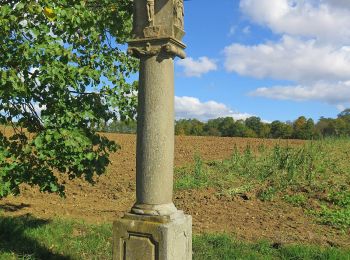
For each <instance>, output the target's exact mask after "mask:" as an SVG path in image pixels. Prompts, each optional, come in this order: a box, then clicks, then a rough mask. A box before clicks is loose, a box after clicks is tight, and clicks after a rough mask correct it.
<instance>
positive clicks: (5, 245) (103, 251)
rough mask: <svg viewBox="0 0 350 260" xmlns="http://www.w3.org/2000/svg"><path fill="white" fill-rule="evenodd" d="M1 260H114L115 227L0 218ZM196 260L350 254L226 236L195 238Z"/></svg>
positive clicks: (324, 257) (328, 249)
mask: <svg viewBox="0 0 350 260" xmlns="http://www.w3.org/2000/svg"><path fill="white" fill-rule="evenodd" d="M0 230H1V233H0V259H27V260H29V259H45V260H46V259H111V252H112V245H111V237H112V233H111V232H112V231H111V230H112V227H111V225H107V224H105V225H89V224H86V223H84V222H79V221H67V220H59V219H55V220H51V221H44V220H40V219H35V218H33V217H31V216H23V217H4V216H2V217H0ZM193 253H194V259H198V260H205V259H208V260H214V259H218V260H223V259H227V260H229V259H334V260H335V259H339V260H343V259H349V257H350V250H346V249H336V248H319V247H315V246H313V247H312V246H300V245H294V246H283V245H279V244H270V243H269V242H266V241H261V242H259V243H255V244H252V243H244V242H240V241H238V240H236V239H235V238H234V237H231V236H229V235H223V234H204V235H195V236H194V238H193Z"/></svg>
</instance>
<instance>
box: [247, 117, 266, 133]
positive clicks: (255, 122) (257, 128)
mask: <svg viewBox="0 0 350 260" xmlns="http://www.w3.org/2000/svg"><path fill="white" fill-rule="evenodd" d="M245 125H246V126H247V127H248V128H249V129H251V130H253V131H254V132H255V134H256V136H260V132H261V129H262V122H261V119H260V117H256V116H252V117H249V118H247V119H246V120H245Z"/></svg>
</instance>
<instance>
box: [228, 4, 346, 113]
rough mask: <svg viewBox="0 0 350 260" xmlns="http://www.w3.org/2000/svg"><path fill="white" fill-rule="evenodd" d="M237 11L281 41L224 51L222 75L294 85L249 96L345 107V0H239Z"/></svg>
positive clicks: (238, 45)
mask: <svg viewBox="0 0 350 260" xmlns="http://www.w3.org/2000/svg"><path fill="white" fill-rule="evenodd" d="M272 2H273V3H272ZM240 10H241V11H242V13H243V14H244V15H245V16H246V17H247V18H248V19H249V20H250V21H251V22H253V23H256V24H260V25H262V26H265V27H267V28H269V29H271V31H272V32H273V33H275V35H280V39H279V40H277V41H266V42H263V43H260V44H256V45H242V44H237V43H234V44H232V45H230V46H227V47H226V48H225V49H224V55H225V68H226V70H227V71H229V72H235V73H238V74H239V75H244V76H250V77H254V78H259V79H263V78H265V79H266V78H268V79H278V80H288V81H292V82H293V83H291V84H289V85H288V86H265V87H262V88H258V89H256V90H255V91H253V92H251V93H250V95H253V96H260V97H266V98H271V99H280V100H295V101H311V100H312V101H320V102H323V103H327V104H332V105H334V106H336V107H337V108H338V109H342V108H344V107H346V106H349V105H350V26H349V24H350V0H274V1H271V0H240Z"/></svg>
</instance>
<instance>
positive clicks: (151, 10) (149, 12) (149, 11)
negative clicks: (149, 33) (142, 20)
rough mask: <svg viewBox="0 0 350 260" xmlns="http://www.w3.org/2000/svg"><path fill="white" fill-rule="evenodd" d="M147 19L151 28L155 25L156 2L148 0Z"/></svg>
mask: <svg viewBox="0 0 350 260" xmlns="http://www.w3.org/2000/svg"><path fill="white" fill-rule="evenodd" d="M147 18H148V23H149V26H152V25H153V24H154V0H147Z"/></svg>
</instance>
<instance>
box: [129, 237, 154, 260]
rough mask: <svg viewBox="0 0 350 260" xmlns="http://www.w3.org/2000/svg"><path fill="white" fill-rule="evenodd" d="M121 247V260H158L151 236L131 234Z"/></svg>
mask: <svg viewBox="0 0 350 260" xmlns="http://www.w3.org/2000/svg"><path fill="white" fill-rule="evenodd" d="M123 247H124V250H123V251H124V252H123V260H158V245H157V243H156V242H155V241H153V239H152V236H151V235H144V234H136V233H131V234H129V237H128V238H127V239H124V241H123Z"/></svg>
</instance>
